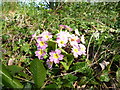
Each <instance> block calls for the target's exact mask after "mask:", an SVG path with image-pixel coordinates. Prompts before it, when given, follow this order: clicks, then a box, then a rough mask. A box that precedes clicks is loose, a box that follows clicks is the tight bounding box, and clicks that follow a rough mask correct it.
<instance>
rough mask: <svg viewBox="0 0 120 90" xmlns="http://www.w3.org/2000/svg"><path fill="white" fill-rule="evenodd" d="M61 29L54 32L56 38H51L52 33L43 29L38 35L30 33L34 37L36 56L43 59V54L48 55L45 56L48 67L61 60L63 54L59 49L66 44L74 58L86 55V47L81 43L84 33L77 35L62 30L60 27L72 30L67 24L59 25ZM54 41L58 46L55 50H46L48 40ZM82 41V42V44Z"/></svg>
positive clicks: (63, 47)
mask: <svg viewBox="0 0 120 90" xmlns="http://www.w3.org/2000/svg"><path fill="white" fill-rule="evenodd" d="M59 26H60V28H61V30H60V31H59V32H58V33H57V34H56V37H57V38H53V35H52V34H51V33H50V32H48V31H44V32H42V33H41V34H39V35H38V36H37V35H36V33H35V34H33V35H32V38H35V37H37V38H35V39H36V42H37V43H36V46H37V51H36V52H35V54H36V56H37V57H38V58H39V59H44V56H45V55H48V56H49V57H48V58H47V61H46V63H47V65H48V67H49V68H52V66H53V63H55V64H59V63H60V61H61V60H63V58H64V55H62V51H61V50H60V49H59V48H61V49H65V48H68V46H70V47H69V48H70V49H69V50H70V52H71V53H73V56H74V57H75V58H78V56H81V55H82V54H83V55H86V54H85V53H86V47H85V46H84V45H83V44H84V43H85V40H84V35H82V36H81V38H80V36H79V33H78V31H77V33H78V35H74V34H72V33H71V32H68V31H63V30H62V29H67V30H69V31H72V28H70V27H69V26H67V25H59ZM50 40H51V41H54V42H56V44H57V46H58V48H56V49H55V50H51V51H50V52H48V51H47V48H49V46H48V41H50ZM82 43H83V44H82Z"/></svg>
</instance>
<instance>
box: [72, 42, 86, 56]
mask: <svg viewBox="0 0 120 90" xmlns="http://www.w3.org/2000/svg"><path fill="white" fill-rule="evenodd" d="M72 52H73V55H74V57H75V58H77V57H78V55H82V54H83V55H86V54H85V52H86V47H85V46H84V45H83V44H78V45H74V46H73V48H72Z"/></svg>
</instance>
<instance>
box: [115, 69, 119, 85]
mask: <svg viewBox="0 0 120 90" xmlns="http://www.w3.org/2000/svg"><path fill="white" fill-rule="evenodd" d="M116 79H117V80H118V84H119V86H120V68H118V70H117V72H116Z"/></svg>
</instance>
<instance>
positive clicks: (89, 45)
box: [86, 33, 94, 60]
mask: <svg viewBox="0 0 120 90" xmlns="http://www.w3.org/2000/svg"><path fill="white" fill-rule="evenodd" d="M93 35H94V33H93V34H92V36H91V37H90V40H89V43H88V46H87V59H86V60H88V59H89V54H88V53H89V47H90V43H91V40H92V38H93Z"/></svg>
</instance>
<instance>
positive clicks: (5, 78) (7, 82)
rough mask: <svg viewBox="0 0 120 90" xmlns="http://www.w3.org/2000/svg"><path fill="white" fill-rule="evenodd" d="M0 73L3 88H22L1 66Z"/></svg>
mask: <svg viewBox="0 0 120 90" xmlns="http://www.w3.org/2000/svg"><path fill="white" fill-rule="evenodd" d="M0 72H1V74H2V83H3V84H4V86H6V87H9V88H23V85H22V84H21V83H20V81H19V80H17V79H15V78H13V77H12V76H11V75H10V73H9V72H8V71H7V69H6V68H5V66H4V65H2V71H0Z"/></svg>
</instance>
